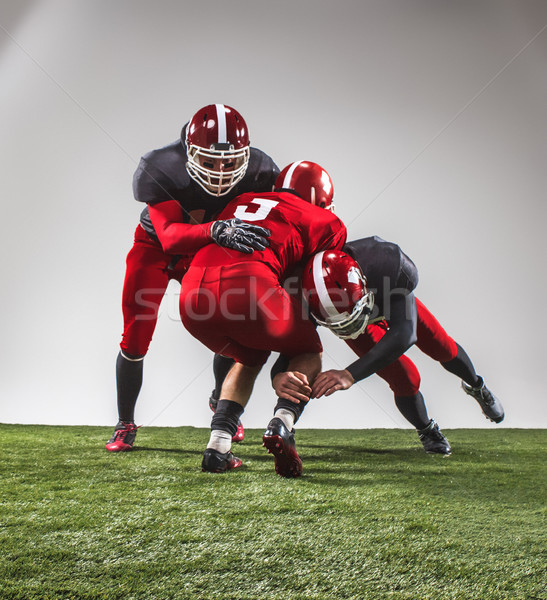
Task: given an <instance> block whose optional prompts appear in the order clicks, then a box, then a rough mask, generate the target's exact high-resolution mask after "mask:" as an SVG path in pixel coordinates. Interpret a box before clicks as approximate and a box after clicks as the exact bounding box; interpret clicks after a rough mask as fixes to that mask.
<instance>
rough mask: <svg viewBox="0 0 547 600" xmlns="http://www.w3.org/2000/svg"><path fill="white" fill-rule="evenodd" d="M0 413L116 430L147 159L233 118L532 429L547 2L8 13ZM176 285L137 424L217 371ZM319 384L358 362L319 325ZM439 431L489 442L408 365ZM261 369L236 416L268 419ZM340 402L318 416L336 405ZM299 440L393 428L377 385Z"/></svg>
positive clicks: (350, 397) (454, 395)
mask: <svg viewBox="0 0 547 600" xmlns="http://www.w3.org/2000/svg"><path fill="white" fill-rule="evenodd" d="M0 6H1V11H0V82H1V83H0V94H1V95H0V108H1V110H0V164H1V165H2V176H1V178H0V197H1V201H2V215H3V222H2V225H3V231H2V235H1V236H0V240H1V244H2V247H1V256H2V267H1V268H2V272H1V281H2V295H1V297H0V309H1V311H0V314H1V328H2V329H1V331H2V342H3V343H2V347H1V353H2V356H1V361H0V368H1V371H2V373H1V383H0V386H1V387H0V403H1V405H0V421H2V422H10V423H46V424H102V425H114V423H115V422H116V403H115V379H114V363H115V359H116V355H117V352H118V343H119V340H120V334H121V330H122V319H121V307H120V297H121V289H122V280H123V275H124V261H125V256H126V254H127V251H128V250H129V248H130V246H131V243H132V236H133V231H134V229H135V226H136V224H137V222H138V216H139V213H140V210H141V208H142V206H141V205H139V204H138V203H136V202H135V201H134V200H133V198H132V191H131V179H132V175H133V171H134V170H135V167H136V165H137V162H138V160H139V157H140V156H141V155H142V154H144V153H145V152H147V151H149V150H151V149H152V148H157V147H159V146H163V145H164V144H166V143H168V142H171V141H172V140H174V139H176V138H177V136H178V133H179V131H180V128H181V126H182V125H183V123H184V122H185V121H187V120H188V119H189V117H190V116H191V115H192V114H193V113H194V112H195V111H196V110H197V109H198V108H200V107H201V106H203V105H205V104H209V103H214V102H224V103H226V104H230V105H232V106H234V107H236V108H237V109H238V110H239V111H240V112H241V113H242V114H243V115H244V117H245V118H246V120H247V123H248V125H249V129H250V132H251V141H252V144H253V145H254V146H257V147H259V148H261V149H263V150H264V151H266V152H267V153H268V154H270V155H271V156H272V157H273V158H274V160H275V161H276V162H277V163H278V165H279V166H280V167H283V166H284V165H285V164H287V163H288V162H291V161H293V160H301V159H309V160H313V161H315V162H318V163H320V164H322V165H323V166H324V167H325V168H326V169H327V170H328V171H329V172H330V173H331V175H332V177H333V180H334V183H335V188H336V200H337V206H338V211H337V212H338V214H339V215H340V216H341V218H342V219H343V220H344V221H345V222H346V224H347V226H348V229H349V238H350V239H352V238H358V237H363V236H366V235H372V234H377V235H380V236H382V237H384V238H385V239H388V240H392V241H395V242H397V243H399V245H400V246H401V247H402V248H403V249H404V250H405V251H406V252H407V254H409V256H410V257H411V258H412V259H413V260H414V262H415V263H416V264H417V266H418V268H419V271H420V284H419V287H418V289H417V294H418V296H419V297H420V298H421V299H422V300H423V301H424V302H425V303H426V305H428V306H429V307H430V309H431V310H432V311H433V312H434V313H435V314H436V315H437V316H438V318H439V319H440V320H441V322H442V323H443V324H444V325H445V327H446V328H447V329H448V331H449V332H450V333H451V334H452V335H453V336H454V337H455V338H456V339H457V341H458V342H459V343H460V344H462V345H463V346H464V347H465V348H466V349H467V350H468V352H469V354H470V355H471V357H472V359H473V360H474V362H475V365H476V367H477V370H478V372H479V373H481V374H483V375H484V376H485V378H486V380H487V382H488V384H489V386H490V387H491V388H492V389H493V390H494V391H495V392H496V394H497V395H498V396H499V397H500V399H501V400H502V402H503V404H504V406H505V408H506V412H507V417H506V420H505V422H504V423H503V424H502V425H501V427H545V425H546V420H547V419H546V411H545V385H544V380H543V371H544V369H545V352H544V349H543V340H544V335H545V333H546V331H547V327H546V317H545V309H544V299H545V294H546V292H547V282H546V276H545V269H544V263H545V258H546V256H547V252H546V245H547V244H546V241H545V226H546V223H547V219H546V216H547V215H546V208H545V189H546V187H547V186H546V184H547V181H546V179H547V178H546V170H547V169H546V158H547V142H546V140H547V71H546V69H545V65H546V64H547V29H546V27H547V5H546V4H545V2H542V1H531V0H514V1H503V0H491V1H490V0H478V1H476V2H466V1H463V0H462V1H458V0H428V1H425V0H392V1H390V2H385V0H377V1H370V0H351V1H350V0H337V1H336V2H334V1H330V2H329V1H327V0H298V1H296V2H295V1H294V0H291V1H289V0H278V1H277V2H275V3H272V2H263V1H259V0H231V1H230V2H220V1H216V0H209V1H208V2H206V3H204V2H187V1H183V2H180V1H165V0H157V1H156V2H154V3H152V2H149V1H148V0H146V1H144V0H137V1H135V0H122V1H120V0H94V1H93V2H86V1H84V0H35V1H32V0H26V1H22V0H20V1H19V2H17V3H13V2H9V1H7V0H3V1H2V2H1V3H0ZM177 291H178V290H177V286H175V285H174V284H173V285H172V287H170V288H169V294H168V296H167V298H166V302H165V303H164V305H163V309H162V315H161V318H160V321H159V325H158V329H157V332H156V335H155V337H154V340H153V342H152V345H151V349H150V353H149V355H148V357H147V359H146V361H145V384H144V388H143V391H142V394H141V398H140V400H139V403H138V405H137V421H138V423H139V424H144V425H195V426H203V427H206V426H208V424H209V420H210V412H209V409H208V407H207V402H206V400H207V398H208V395H209V392H210V390H211V388H212V374H211V358H212V357H211V355H210V353H209V351H208V350H207V349H205V348H204V347H202V346H200V344H199V343H198V342H197V341H195V340H194V339H193V338H191V337H190V336H189V335H188V334H187V333H186V332H185V331H184V330H183V328H182V326H181V324H180V322H179V321H178V313H177V309H176V293H177ZM322 337H323V341H324V344H325V357H324V364H325V368H333V367H344V366H347V365H348V364H349V363H350V362H351V361H353V360H354V358H353V356H352V354H351V351H349V349H347V348H346V346H345V344H344V343H343V342H341V341H340V340H337V339H336V338H334V337H333V336H332V335H331V334H330V333H328V332H325V335H323V336H322ZM410 356H411V357H412V358H413V359H415V360H416V363H417V364H418V366H419V368H420V371H421V373H422V391H423V393H424V396H425V398H426V401H427V403H428V406H429V410H430V414H431V416H433V417H435V418H436V420H437V421H438V422H439V423H440V425H441V427H443V428H450V427H495V426H494V425H491V424H490V423H489V422H487V421H486V420H485V419H484V417H483V416H482V415H481V413H480V410H479V408H478V406H476V405H475V404H474V402H473V400H472V399H470V398H469V397H468V396H465V395H464V394H463V392H462V391H461V390H460V389H459V381H458V380H457V379H456V378H455V377H454V376H452V375H450V374H448V373H446V372H445V371H444V370H443V369H442V368H441V367H440V366H439V365H438V364H436V363H434V362H433V361H431V360H430V359H428V358H427V357H425V356H424V355H422V354H421V353H420V352H419V351H417V350H415V349H412V350H411V351H410ZM273 403H274V398H273V394H272V391H271V388H270V387H269V377H268V374H267V370H266V372H264V373H263V374H261V376H260V379H259V381H258V383H257V386H256V388H255V393H254V395H253V398H252V400H251V403H250V404H249V407H248V409H247V411H246V414H245V419H244V422H245V424H246V425H247V426H248V427H263V426H264V425H265V424H266V423H267V421H268V420H269V418H270V414H271V409H272V407H273ZM333 406H334V407H335V410H333V408H332V407H333ZM299 426H301V427H336V428H344V427H346V428H354V427H357V428H366V427H406V426H408V424H407V423H406V421H405V420H404V419H403V418H402V417H401V416H400V415H399V413H398V412H397V410H396V409H395V407H394V405H393V400H392V395H391V392H390V390H389V389H388V388H387V386H386V385H385V384H384V383H383V382H382V381H381V380H379V379H378V378H377V377H376V376H373V377H371V378H370V379H368V380H366V381H363V382H361V383H360V384H359V385H356V386H354V387H353V388H352V389H351V390H349V391H346V392H339V393H338V394H336V395H335V396H333V397H332V399H331V400H325V399H321V400H316V401H314V402H313V406H310V407H308V410H307V412H306V414H305V416H304V417H303V418H302V420H301V422H300V424H299Z"/></svg>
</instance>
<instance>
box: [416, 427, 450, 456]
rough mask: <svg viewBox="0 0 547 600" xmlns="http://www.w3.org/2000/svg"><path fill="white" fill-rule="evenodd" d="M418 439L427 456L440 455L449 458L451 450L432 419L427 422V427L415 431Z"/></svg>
mask: <svg viewBox="0 0 547 600" xmlns="http://www.w3.org/2000/svg"><path fill="white" fill-rule="evenodd" d="M416 431H417V432H418V437H419V438H420V442H422V444H423V447H424V450H425V451H426V453H427V454H442V455H443V456H450V454H451V453H452V448H451V447H450V444H449V443H448V440H447V439H446V438H445V437H444V435H443V434H442V431H441V430H440V429H439V426H438V425H437V423H435V421H434V420H433V419H431V421H429V424H428V426H427V427H424V428H423V429H417V430H416Z"/></svg>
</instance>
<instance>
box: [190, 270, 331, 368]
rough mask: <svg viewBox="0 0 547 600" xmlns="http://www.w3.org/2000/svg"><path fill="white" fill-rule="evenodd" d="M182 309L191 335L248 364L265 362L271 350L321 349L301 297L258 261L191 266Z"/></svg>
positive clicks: (292, 353)
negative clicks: (289, 292) (288, 291)
mask: <svg viewBox="0 0 547 600" xmlns="http://www.w3.org/2000/svg"><path fill="white" fill-rule="evenodd" d="M180 313H181V318H182V322H183V323H184V325H185V327H186V329H187V330H188V331H189V332H190V333H191V334H192V335H193V336H194V337H195V338H197V339H198V340H200V341H201V342H202V343H203V344H205V345H206V346H207V347H208V348H209V349H211V350H212V351H213V352H215V353H216V354H222V355H224V356H230V357H231V358H233V359H235V360H236V361H237V362H240V363H242V364H244V365H247V366H257V365H261V364H264V363H265V362H266V360H267V358H268V356H269V354H270V352H280V353H282V354H285V355H286V356H288V357H293V356H297V355H299V354H307V353H318V352H321V351H322V346H321V341H320V339H319V336H318V334H317V332H316V330H315V327H314V325H313V324H312V322H311V321H310V320H308V319H307V318H306V317H305V313H304V312H303V308H302V305H301V304H300V302H299V300H298V299H296V298H293V297H291V296H289V294H287V292H286V291H285V290H284V289H283V288H282V287H281V285H280V284H279V281H278V279H277V277H276V276H275V274H274V273H273V272H272V271H271V270H270V269H269V268H268V266H267V265H265V264H263V263H260V262H246V263H238V264H232V265H226V266H215V267H197V266H193V267H190V269H189V270H188V272H187V273H186V275H185V277H184V279H183V280H182V287H181V293H180Z"/></svg>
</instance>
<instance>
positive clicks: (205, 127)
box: [185, 104, 250, 196]
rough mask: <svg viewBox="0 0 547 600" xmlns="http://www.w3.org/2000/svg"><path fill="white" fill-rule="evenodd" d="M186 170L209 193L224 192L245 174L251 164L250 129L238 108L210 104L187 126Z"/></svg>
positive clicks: (217, 194)
mask: <svg viewBox="0 0 547 600" xmlns="http://www.w3.org/2000/svg"><path fill="white" fill-rule="evenodd" d="M185 141H186V147H187V152H188V162H187V163H186V170H187V171H188V174H189V175H190V177H192V179H193V180H194V181H196V182H197V183H198V184H199V185H200V186H201V187H202V188H203V189H204V190H205V191H206V192H207V193H209V194H211V195H212V196H224V195H225V194H227V193H228V192H229V191H230V190H231V189H232V188H233V187H234V186H235V185H236V184H237V183H238V182H239V181H241V179H243V176H244V175H245V171H246V170H247V166H248V164H249V154H250V147H249V131H248V129H247V123H245V120H244V119H243V117H242V116H241V115H240V114H239V113H238V112H237V110H235V109H233V108H231V107H230V106H226V104H209V105H208V106H204V107H203V108H201V109H200V110H198V112H197V113H196V114H195V115H194V116H193V117H192V119H191V120H190V122H189V123H188V127H187V128H186V140H185Z"/></svg>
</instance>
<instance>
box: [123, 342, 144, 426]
mask: <svg viewBox="0 0 547 600" xmlns="http://www.w3.org/2000/svg"><path fill="white" fill-rule="evenodd" d="M143 362H144V361H143V360H138V361H137V360H127V359H126V358H124V356H123V355H122V353H121V352H120V353H119V354H118V358H117V359H116V384H117V388H118V416H119V419H120V421H124V422H125V423H134V421H135V404H136V403H137V398H138V396H139V392H140V391H141V387H142V367H143Z"/></svg>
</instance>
